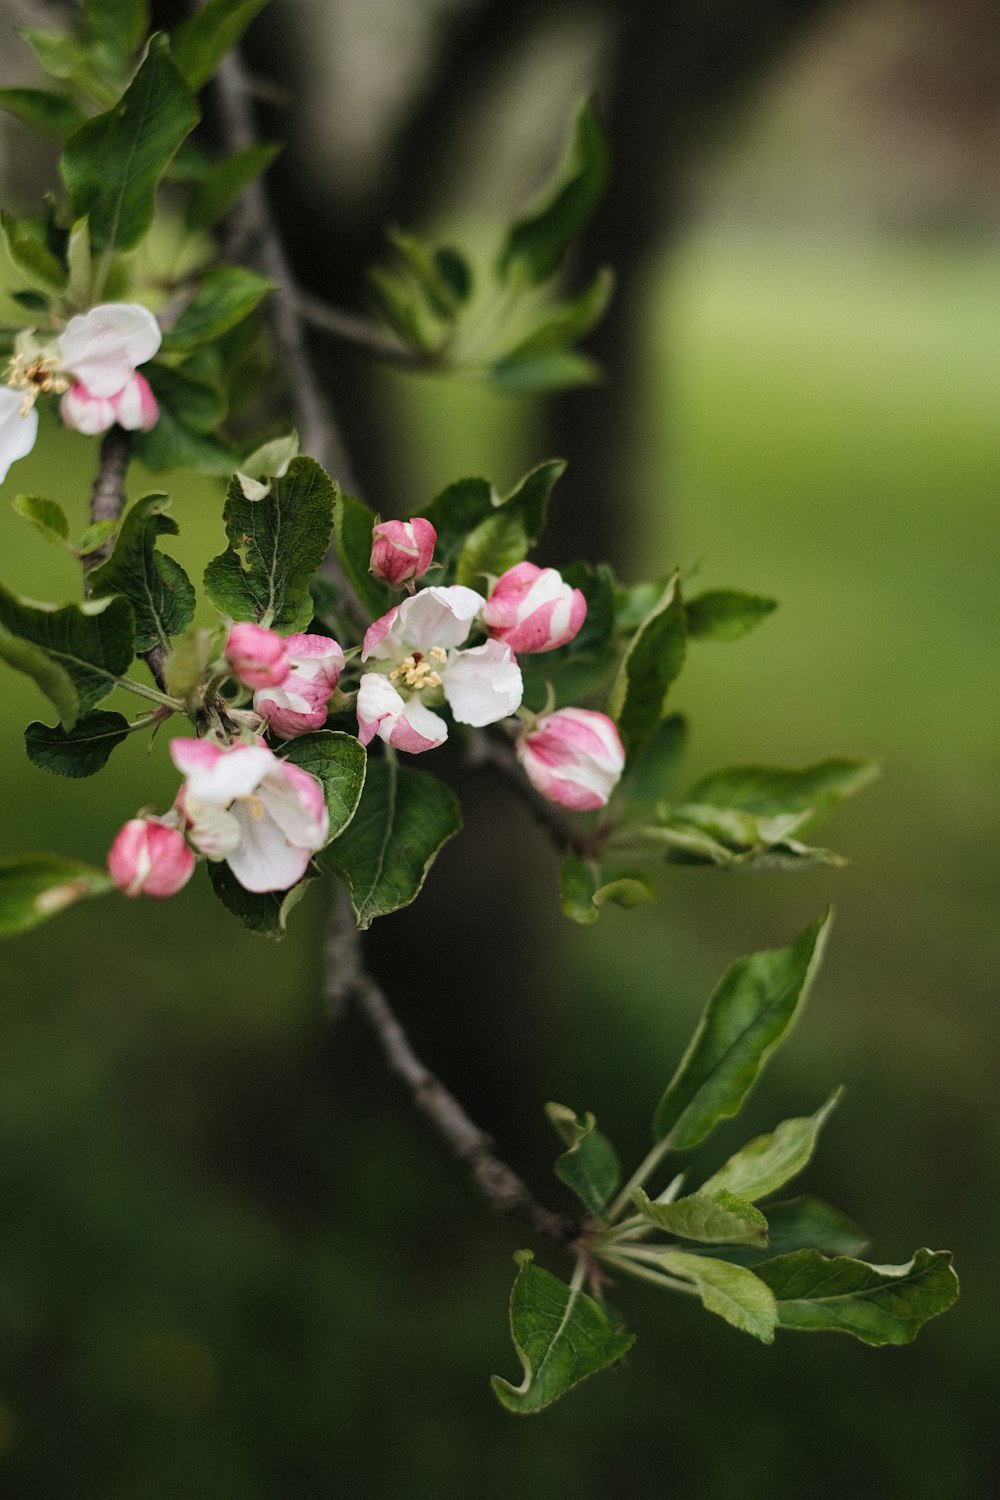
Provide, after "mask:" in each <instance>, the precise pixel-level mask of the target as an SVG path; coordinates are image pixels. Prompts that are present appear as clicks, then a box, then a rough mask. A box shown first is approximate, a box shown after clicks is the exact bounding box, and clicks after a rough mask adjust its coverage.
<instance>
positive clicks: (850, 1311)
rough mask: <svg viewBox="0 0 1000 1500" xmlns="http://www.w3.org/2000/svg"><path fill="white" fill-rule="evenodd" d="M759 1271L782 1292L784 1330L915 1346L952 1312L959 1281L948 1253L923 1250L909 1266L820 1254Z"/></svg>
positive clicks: (770, 1263)
mask: <svg viewBox="0 0 1000 1500" xmlns="http://www.w3.org/2000/svg"><path fill="white" fill-rule="evenodd" d="M756 1274H757V1275H758V1276H759V1277H760V1278H761V1280H762V1281H764V1282H765V1283H766V1284H767V1285H768V1286H769V1287H770V1289H771V1291H772V1292H773V1293H774V1297H775V1300H776V1302H777V1308H778V1322H779V1323H780V1325H781V1327H782V1328H799V1329H803V1330H808V1331H810V1332H817V1331H819V1330H824V1329H825V1330H830V1331H833V1332H837V1333H850V1334H853V1335H854V1337H855V1338H856V1339H860V1340H861V1342H862V1343H864V1344H872V1345H875V1346H879V1345H883V1344H910V1343H912V1342H913V1340H914V1339H915V1338H916V1336H917V1334H918V1333H919V1332H920V1329H921V1328H922V1327H923V1325H924V1324H925V1323H926V1322H927V1321H928V1320H929V1319H930V1318H936V1317H937V1316H938V1314H939V1313H943V1312H947V1310H948V1308H949V1307H951V1305H952V1303H953V1302H954V1301H955V1300H956V1298H957V1297H958V1278H957V1276H956V1275H955V1272H954V1271H953V1270H952V1265H951V1256H950V1255H949V1254H948V1252H947V1251H943V1250H942V1251H936V1252H935V1251H932V1250H918V1251H917V1253H916V1255H914V1257H913V1259H912V1260H911V1261H910V1262H909V1263H908V1264H907V1265H905V1266H871V1265H868V1264H866V1262H865V1261H861V1260H849V1259H848V1258H847V1257H846V1256H837V1257H836V1258H835V1259H833V1260H828V1259H827V1258H826V1256H824V1255H820V1254H819V1252H818V1251H816V1250H799V1251H796V1252H795V1253H794V1254H792V1255H779V1256H778V1257H777V1258H776V1259H774V1260H766V1261H764V1262H763V1263H762V1264H761V1265H759V1266H758V1267H757V1271H756Z"/></svg>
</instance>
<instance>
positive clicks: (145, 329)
mask: <svg viewBox="0 0 1000 1500" xmlns="http://www.w3.org/2000/svg"><path fill="white" fill-rule="evenodd" d="M160 338H161V335H160V326H159V324H158V323H157V321H156V319H155V318H154V317H153V314H152V313H151V312H150V311H149V310H148V308H145V307H142V306H140V304H139V303H137V302H105V303H102V304H101V305H100V306H98V307H92V308H91V309H90V311H89V312H86V313H80V314H79V315H78V316H77V317H74V318H70V319H69V322H68V323H67V324H66V327H65V328H64V329H63V331H62V333H61V334H60V335H59V337H58V338H56V339H55V340H54V341H52V342H50V343H47V344H43V343H40V342H39V341H38V339H37V338H36V336H35V334H34V333H21V334H19V335H18V340H17V346H16V351H15V354H14V358H13V359H12V360H11V362H10V366H9V368H8V370H7V384H6V385H3V386H0V483H2V481H3V480H4V479H6V477H7V471H8V470H9V468H10V466H11V464H13V463H16V461H17V460H18V459H20V458H26V457H27V455H28V454H29V453H30V452H31V450H32V448H33V447H34V446H35V439H36V437H37V436H38V412H37V410H36V407H35V402H36V401H37V400H38V398H39V396H44V395H49V394H52V395H58V396H61V397H62V400H61V401H60V405H59V411H60V414H61V416H62V419H63V421H64V422H65V423H66V425H67V427H73V428H75V429H76V431H77V432H83V433H86V434H87V435H88V436H92V435H94V434H95V433H98V432H106V431H107V430H108V428H109V427H113V426H114V425H115V423H117V424H118V426H119V427H125V428H128V429H129V430H130V431H142V432H148V431H149V430H150V428H152V427H154V426H155V425H156V422H157V420H158V418H159V415H160V413H159V408H158V407H157V404H156V397H155V396H154V395H153V392H152V390H151V389H150V386H149V381H148V380H147V379H146V377H145V376H144V375H140V374H139V373H138V369H139V366H140V365H144V364H146V363H147V362H148V361H149V360H151V359H152V358H153V355H154V354H155V353H156V352H157V350H158V349H159V347H160Z"/></svg>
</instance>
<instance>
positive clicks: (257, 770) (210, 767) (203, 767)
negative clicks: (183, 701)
mask: <svg viewBox="0 0 1000 1500" xmlns="http://www.w3.org/2000/svg"><path fill="white" fill-rule="evenodd" d="M190 744H191V745H192V746H193V747H195V748H194V749H191V750H190V751H187V745H188V741H187V740H180V741H178V740H174V741H173V742H172V744H171V747H170V749H171V755H172V756H173V760H174V765H175V766H176V767H177V769H178V770H179V771H182V772H183V773H184V774H185V775H186V776H187V785H188V788H189V790H190V793H191V795H192V797H195V798H197V800H198V801H199V802H214V803H215V804H216V806H217V807H227V806H228V805H229V803H230V802H232V801H233V799H234V798H235V797H246V796H248V795H249V794H250V793H251V792H253V791H255V790H256V789H257V787H258V786H259V785H260V783H261V782H262V781H263V779H264V777H265V776H266V775H267V773H268V771H269V770H270V769H271V767H272V766H273V765H274V761H275V756H274V755H273V754H272V753H271V751H270V750H268V749H266V748H265V746H263V745H237V746H236V747H235V748H234V749H232V750H226V751H223V752H221V753H220V754H218V755H216V756H215V757H214V758H211V759H210V758H209V756H208V755H207V754H205V755H199V754H198V751H199V749H200V748H201V746H202V742H201V741H198V740H192V741H190ZM178 747H180V748H178ZM213 748H215V747H213V746H205V747H204V749H205V750H206V751H208V750H211V749H213ZM185 751H187V753H185Z"/></svg>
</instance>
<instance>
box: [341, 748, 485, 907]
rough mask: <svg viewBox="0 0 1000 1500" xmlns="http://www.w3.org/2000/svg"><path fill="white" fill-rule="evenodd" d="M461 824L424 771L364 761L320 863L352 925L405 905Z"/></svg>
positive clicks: (453, 802) (452, 803)
mask: <svg viewBox="0 0 1000 1500" xmlns="http://www.w3.org/2000/svg"><path fill="white" fill-rule="evenodd" d="M461 826H462V811H461V808H460V807H459V803H458V798H457V797H456V796H455V794H454V792H452V791H451V789H450V788H449V787H446V786H445V784H444V782H443V781H438V779H437V777H436V776H432V775H430V774H429V773H428V772H427V771H414V770H411V769H410V767H409V766H400V765H398V764H397V763H396V762H395V761H393V760H374V761H369V763H368V774H367V777H366V779H365V788H364V791H363V792H362V794H361V803H360V805H359V807H358V810H357V812H356V813H355V814H354V817H353V819H352V820H351V822H350V824H349V825H348V827H347V828H346V830H345V831H344V832H343V833H342V834H341V835H340V837H339V838H338V839H335V840H334V842H333V843H332V844H330V845H328V846H327V848H326V849H325V850H324V851H323V853H322V854H321V855H320V859H319V862H320V864H321V865H322V866H323V868H324V869H327V870H332V871H333V873H334V874H335V875H339V876H340V878H341V880H343V881H344V883H345V884H346V886H347V888H348V890H349V891H350V893H351V904H352V906H353V907H354V915H355V918H356V919H357V924H358V927H359V928H360V929H361V930H362V931H363V930H364V929H365V928H367V927H370V926H371V924H372V922H374V920H375V918H376V917H384V916H386V915H387V914H388V913H389V912H393V911H398V910H399V909H400V907H403V906H409V904H410V902H411V901H413V900H414V899H415V898H416V897H417V896H418V895H419V894H420V891H421V889H422V887H423V884H424V881H425V879H426V878H427V872H428V870H429V869H430V867H431V865H432V864H433V863H434V860H435V859H436V858H437V856H438V854H439V853H440V851H441V849H442V848H443V846H444V845H445V844H446V843H447V842H448V840H449V839H450V838H454V836H455V834H456V833H458V831H459V829H460V828H461Z"/></svg>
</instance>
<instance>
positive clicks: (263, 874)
mask: <svg viewBox="0 0 1000 1500" xmlns="http://www.w3.org/2000/svg"><path fill="white" fill-rule="evenodd" d="M258 809H260V812H259V813H258V815H257V816H254V814H255V812H257V810H258ZM260 814H262V815H260ZM233 816H234V817H235V818H236V819H237V820H238V822H239V825H240V833H241V835H242V837H241V839H240V844H239V847H238V848H237V849H235V850H234V851H233V853H232V854H230V855H229V858H228V864H229V868H230V869H231V870H232V872H233V874H234V875H235V876H236V879H237V880H238V881H239V883H240V885H241V886H243V888H244V890H247V891H287V890H288V888H289V887H290V886H293V885H296V884H297V883H298V881H300V880H301V879H302V877H303V875H304V874H305V873H306V869H307V867H308V865H309V860H310V858H311V854H310V851H309V850H308V849H303V848H300V847H298V846H297V845H294V844H290V843H289V842H288V840H287V838H286V837H285V834H284V832H283V830H282V829H281V828H280V827H279V826H278V824H277V823H276V822H275V821H274V819H273V818H270V817H268V815H267V812H266V811H265V810H264V809H263V808H261V805H260V803H259V802H258V801H256V799H255V800H254V802H253V803H251V802H237V803H235V804H234V806H233Z"/></svg>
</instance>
